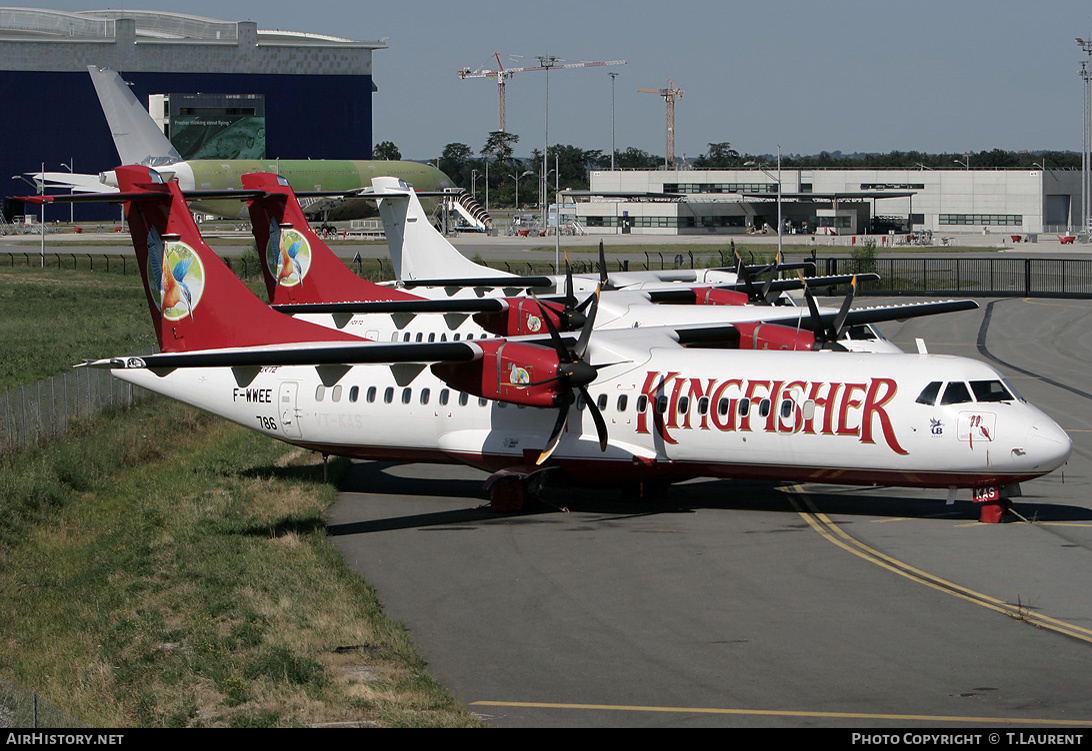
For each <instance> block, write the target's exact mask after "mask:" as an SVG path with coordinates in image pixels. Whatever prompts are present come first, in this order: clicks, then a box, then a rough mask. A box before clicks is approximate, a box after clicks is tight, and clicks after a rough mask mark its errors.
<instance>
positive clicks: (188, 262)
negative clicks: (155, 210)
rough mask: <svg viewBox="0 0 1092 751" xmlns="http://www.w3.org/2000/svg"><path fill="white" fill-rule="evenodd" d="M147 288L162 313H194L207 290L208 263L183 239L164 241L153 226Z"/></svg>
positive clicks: (179, 316) (175, 317) (176, 316)
mask: <svg viewBox="0 0 1092 751" xmlns="http://www.w3.org/2000/svg"><path fill="white" fill-rule="evenodd" d="M148 289H150V290H152V300H153V301H154V302H155V304H156V307H158V308H159V310H160V312H161V313H162V314H163V317H164V318H166V319H167V320H169V321H179V320H181V319H183V318H186V317H187V316H193V314H194V310H196V309H197V305H198V303H199V302H200V301H201V294H202V293H203V292H204V291H205V267H204V265H202V263H201V258H200V257H199V256H198V255H197V251H195V250H194V249H193V248H192V247H190V246H189V245H187V244H186V243H184V242H179V241H177V240H172V241H168V242H164V241H163V239H162V238H161V237H160V236H159V232H158V231H157V230H156V229H155V228H154V227H153V228H152V229H151V231H150V232H149V233H148Z"/></svg>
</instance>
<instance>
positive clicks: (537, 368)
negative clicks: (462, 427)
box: [432, 341, 559, 407]
mask: <svg viewBox="0 0 1092 751" xmlns="http://www.w3.org/2000/svg"><path fill="white" fill-rule="evenodd" d="M478 346H479V347H481V348H482V350H483V354H482V357H481V359H479V360H474V361H473V362H467V363H461V362H460V363H438V364H436V365H433V366H432V372H433V373H435V374H436V377H437V378H439V379H440V380H442V381H443V382H444V383H446V384H448V385H449V386H451V387H452V388H454V389H458V390H459V391H463V392H466V393H468V394H474V395H475V396H483V397H485V398H486V399H493V400H495V401H501V402H509V403H511V404H524V405H526V406H529V407H553V406H556V405H557V395H558V388H559V384H558V382H557V380H551V379H555V377H556V376H557V370H558V358H557V352H556V351H555V350H553V349H551V348H549V347H540V346H539V345H537V344H524V343H522V342H505V341H483V342H478ZM536 381H547V383H542V384H540V385H538V386H531V385H528V384H532V383H535V382H536Z"/></svg>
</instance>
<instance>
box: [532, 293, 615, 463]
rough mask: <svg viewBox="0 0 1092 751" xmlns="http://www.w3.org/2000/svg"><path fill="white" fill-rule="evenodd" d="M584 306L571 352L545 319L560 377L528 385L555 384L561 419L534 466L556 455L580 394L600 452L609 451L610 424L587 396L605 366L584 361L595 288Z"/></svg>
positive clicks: (596, 306)
mask: <svg viewBox="0 0 1092 751" xmlns="http://www.w3.org/2000/svg"><path fill="white" fill-rule="evenodd" d="M571 289H572V287H571V286H570V287H569V290H570V292H569V294H571ZM532 296H533V293H532ZM535 302H538V298H537V297H535ZM538 304H539V306H540V307H541V305H542V303H541V302H538ZM585 306H587V310H588V313H587V316H586V317H585V321H584V325H583V326H582V327H581V329H580V337H579V338H578V339H577V341H576V344H575V345H574V346H573V347H571V348H570V347H569V346H568V345H567V344H566V343H565V340H563V339H562V338H561V334H560V333H559V332H558V330H557V327H556V326H554V324H553V322H552V321H551V320H550V318H549V316H546V315H543V320H544V321H545V322H546V328H547V329H549V331H550V341H551V343H552V344H553V346H554V349H555V350H556V351H557V361H558V362H557V375H556V376H554V377H552V378H548V379H546V380H544V381H538V382H536V383H532V384H528V385H530V386H541V385H542V384H545V383H550V382H552V381H556V382H557V384H558V386H559V389H558V395H557V406H558V415H557V421H556V422H555V423H554V427H553V430H551V431H550V438H549V440H547V441H546V447H545V448H544V449H543V450H542V453H541V454H539V457H538V459H537V460H536V461H535V464H542V463H543V462H545V461H546V460H547V459H549V458H550V455H551V454H553V453H554V449H556V448H557V444H558V443H559V442H560V441H561V434H562V433H564V431H565V423H566V422H567V421H568V419H569V407H571V406H572V405H573V403H574V402H576V399H577V395H578V394H579V396H580V397H582V398H583V400H584V404H586V405H587V407H588V411H589V412H591V416H592V420H593V421H594V422H595V431H596V433H597V434H598V436H599V448H600V450H601V451H606V450H607V423H606V421H605V420H604V419H603V415H602V413H601V412H600V411H599V407H598V405H596V403H595V401H594V400H593V399H592V398H591V395H590V394H589V393H588V384H589V383H591V382H592V381H594V380H595V379H596V378H597V377H598V376H599V369H600V368H603V367H606V366H605V365H589V364H588V362H587V361H586V360H585V359H584V357H585V354H586V353H587V351H588V341H589V340H590V339H591V333H592V328H593V327H594V326H595V313H596V311H597V310H598V309H599V288H598V287H596V290H595V292H593V293H592V294H591V296H590V297H588V299H587V300H585V301H584V303H582V304H581V306H580V307H582V308H583V307H585ZM565 307H566V309H569V307H570V306H569V304H568V295H567V300H566V306H565Z"/></svg>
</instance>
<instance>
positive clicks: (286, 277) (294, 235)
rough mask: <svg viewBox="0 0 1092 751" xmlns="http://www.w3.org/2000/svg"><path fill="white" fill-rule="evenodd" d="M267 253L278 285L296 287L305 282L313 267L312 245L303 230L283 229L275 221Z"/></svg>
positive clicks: (268, 261) (271, 228)
mask: <svg viewBox="0 0 1092 751" xmlns="http://www.w3.org/2000/svg"><path fill="white" fill-rule="evenodd" d="M265 254H266V256H265V257H266V262H267V264H268V265H269V268H270V270H271V271H272V272H273V276H274V278H276V280H277V284H278V285H280V286H284V287H295V286H296V285H297V284H303V278H304V277H305V276H307V272H308V270H310V268H311V245H310V244H309V243H308V242H307V238H306V237H304V236H303V234H302V233H301V232H299V231H298V230H294V229H290V228H284V229H282V228H280V227H277V226H276V225H275V223H273V226H271V227H270V233H269V243H268V244H267V245H266V249H265Z"/></svg>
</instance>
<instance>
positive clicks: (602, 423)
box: [580, 386, 607, 451]
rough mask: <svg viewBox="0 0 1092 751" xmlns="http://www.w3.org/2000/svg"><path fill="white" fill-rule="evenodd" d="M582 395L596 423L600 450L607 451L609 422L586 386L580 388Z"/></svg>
mask: <svg viewBox="0 0 1092 751" xmlns="http://www.w3.org/2000/svg"><path fill="white" fill-rule="evenodd" d="M580 394H581V395H582V396H583V397H584V403H585V404H587V405H588V411H589V412H591V416H592V421H594V422H595V432H596V434H598V436H599V450H600V451H606V450H607V421H606V420H604V419H603V413H602V412H600V411H599V406H598V405H597V404H596V403H595V402H593V401H592V398H591V394H589V393H588V389H587V388H585V387H584V386H581V387H580Z"/></svg>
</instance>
